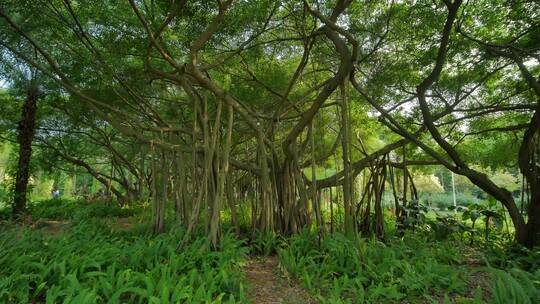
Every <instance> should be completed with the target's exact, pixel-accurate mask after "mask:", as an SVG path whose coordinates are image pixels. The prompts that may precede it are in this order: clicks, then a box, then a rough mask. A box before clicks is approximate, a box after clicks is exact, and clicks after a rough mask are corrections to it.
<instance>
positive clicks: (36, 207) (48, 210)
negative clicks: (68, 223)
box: [28, 199, 138, 220]
mask: <svg viewBox="0 0 540 304" xmlns="http://www.w3.org/2000/svg"><path fill="white" fill-rule="evenodd" d="M28 209H29V212H30V214H31V215H32V217H33V218H34V219H38V218H44V219H57V220H59V219H72V220H81V219H87V218H93V217H97V218H101V217H128V216H133V215H134V214H136V213H137V211H138V209H137V208H135V207H132V206H124V207H120V206H119V205H118V204H116V203H114V204H110V205H108V204H106V203H105V202H94V203H89V202H87V201H85V200H63V199H49V200H43V201H38V202H34V203H32V204H30V205H29V206H28Z"/></svg>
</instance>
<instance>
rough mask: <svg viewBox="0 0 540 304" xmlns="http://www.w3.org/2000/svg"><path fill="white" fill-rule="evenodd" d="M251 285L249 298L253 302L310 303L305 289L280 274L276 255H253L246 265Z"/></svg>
mask: <svg viewBox="0 0 540 304" xmlns="http://www.w3.org/2000/svg"><path fill="white" fill-rule="evenodd" d="M244 273H245V275H246V281H247V283H248V285H249V287H248V288H249V295H250V296H249V299H250V300H251V301H252V303H253V304H293V303H294V304H310V303H315V301H313V300H312V299H310V297H309V295H308V294H307V292H306V291H305V290H303V289H302V288H300V287H299V286H291V285H290V284H289V283H288V282H287V281H286V280H285V279H283V278H281V277H280V276H279V274H278V273H279V262H278V260H277V258H276V257H273V256H272V257H253V258H251V260H250V261H249V262H248V264H247V265H246V266H245V267H244Z"/></svg>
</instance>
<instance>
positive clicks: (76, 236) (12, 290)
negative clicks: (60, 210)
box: [0, 220, 246, 303]
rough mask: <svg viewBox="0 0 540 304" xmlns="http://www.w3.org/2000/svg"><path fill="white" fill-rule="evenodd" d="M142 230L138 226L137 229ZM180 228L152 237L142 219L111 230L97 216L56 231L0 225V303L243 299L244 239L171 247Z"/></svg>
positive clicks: (214, 300) (202, 301)
mask: <svg viewBox="0 0 540 304" xmlns="http://www.w3.org/2000/svg"><path fill="white" fill-rule="evenodd" d="M141 232H142V233H141ZM182 233H183V231H182V229H178V230H177V231H170V232H169V233H167V234H162V235H160V236H158V237H155V236H153V235H152V233H151V231H150V229H149V227H148V226H146V227H142V229H141V228H134V231H130V230H128V231H120V232H116V233H113V232H111V229H110V227H108V226H106V225H104V224H103V223H102V222H100V221H98V220H87V221H82V222H80V223H77V224H75V225H74V226H72V227H70V228H69V229H68V230H67V231H65V233H63V234H61V235H58V236H57V235H53V236H51V235H47V234H46V233H45V232H43V231H40V230H37V231H32V230H30V229H23V230H21V229H15V228H9V229H5V230H3V231H2V232H1V233H0V245H1V248H2V252H1V253H0V265H1V266H2V267H1V269H2V270H1V271H0V273H1V279H0V290H1V292H0V302H3V303H36V302H38V303H42V302H43V303H243V301H244V300H245V296H244V286H243V285H242V276H241V275H238V272H239V269H240V265H241V263H242V262H243V261H244V259H245V257H246V249H245V248H244V247H243V246H242V243H241V242H239V241H237V240H235V239H234V238H233V237H232V236H231V235H224V236H223V242H222V243H221V247H220V251H218V252H214V251H211V250H210V245H209V243H208V241H207V240H206V239H205V238H204V237H202V238H201V237H199V238H196V239H195V240H194V241H193V242H191V243H190V245H189V246H187V247H185V248H183V250H181V251H177V247H178V243H177V240H178V238H180V237H181V236H182Z"/></svg>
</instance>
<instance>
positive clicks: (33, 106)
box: [12, 87, 39, 216]
mask: <svg viewBox="0 0 540 304" xmlns="http://www.w3.org/2000/svg"><path fill="white" fill-rule="evenodd" d="M38 96H39V91H38V88H37V87H31V88H30V89H29V90H28V92H27V96H26V99H25V101H24V104H23V107H22V114H21V120H20V121H19V125H18V128H17V129H18V132H19V134H18V138H17V141H18V143H19V161H18V166H17V173H16V177H15V187H14V191H13V196H14V197H13V210H12V211H13V215H15V216H20V215H21V214H23V213H24V212H25V211H26V194H27V193H26V192H27V190H28V179H29V178H30V159H31V157H32V141H33V139H34V135H35V133H36V116H37V101H38Z"/></svg>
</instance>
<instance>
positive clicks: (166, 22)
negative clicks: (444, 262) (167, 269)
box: [0, 0, 540, 303]
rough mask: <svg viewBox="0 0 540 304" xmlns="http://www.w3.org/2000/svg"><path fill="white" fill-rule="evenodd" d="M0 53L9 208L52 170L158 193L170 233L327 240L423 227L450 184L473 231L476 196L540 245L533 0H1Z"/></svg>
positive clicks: (157, 205) (122, 189) (121, 198)
mask: <svg viewBox="0 0 540 304" xmlns="http://www.w3.org/2000/svg"><path fill="white" fill-rule="evenodd" d="M0 62H1V65H0V84H1V86H2V88H0V104H1V107H2V117H0V136H1V139H2V142H3V144H2V145H5V146H6V147H8V148H9V149H10V151H9V152H5V153H4V152H2V153H3V154H5V155H9V161H6V162H5V164H7V163H9V164H10V165H5V164H4V165H3V164H2V161H1V158H0V169H2V170H5V172H6V173H5V175H6V176H8V175H9V176H10V178H11V181H10V182H9V183H7V184H9V186H6V189H8V188H9V193H8V194H6V196H5V199H2V200H4V201H5V202H7V204H9V205H10V206H11V213H12V218H15V219H19V220H23V221H24V218H25V215H26V214H28V208H29V207H28V204H29V203H28V204H27V202H28V201H30V200H29V198H28V196H29V195H30V192H31V191H35V190H31V189H30V188H32V189H33V187H34V186H35V185H36V180H40V176H43V175H44V174H48V176H52V177H51V179H52V180H54V182H52V184H50V185H49V186H47V187H48V188H47V190H46V191H45V192H46V193H47V194H49V193H52V194H53V196H56V195H57V194H55V191H58V189H59V187H60V182H59V180H60V176H64V178H67V179H71V187H72V190H71V191H72V193H73V195H75V194H77V195H81V196H83V197H84V198H85V199H88V200H93V199H95V198H104V197H106V198H108V199H109V201H110V202H112V203H109V206H110V207H115V208H116V207H118V208H124V207H125V206H138V205H145V204H149V206H150V207H149V208H148V209H145V211H144V212H146V213H148V214H150V213H151V218H152V227H153V228H152V229H153V232H154V233H156V234H160V233H162V232H165V231H169V230H168V229H169V227H168V226H169V225H172V226H174V227H177V226H176V225H179V226H178V227H183V229H185V233H183V234H181V237H178V239H174V242H175V246H177V248H176V249H177V250H182V249H183V248H187V247H189V246H192V244H193V241H194V240H196V239H197V235H198V233H199V232H198V231H199V230H202V231H204V232H203V234H204V235H205V236H206V238H207V239H208V240H209V242H210V243H211V244H212V248H214V249H218V248H220V246H221V247H223V246H225V245H223V244H222V240H223V239H224V238H225V239H227V238H228V237H229V235H228V232H227V231H228V230H229V228H230V229H231V230H232V231H233V232H234V233H235V234H236V235H245V236H247V237H248V238H255V236H256V235H258V234H259V233H266V234H268V233H270V234H272V235H280V236H283V237H291V236H295V235H298V234H301V232H302V231H305V230H310V231H315V232H316V234H317V235H318V237H319V245H320V242H321V239H322V238H323V237H324V236H325V235H331V234H332V233H334V232H341V233H343V234H344V235H345V236H346V237H347V238H348V239H349V240H352V239H355V238H357V237H359V236H371V235H373V236H375V237H376V238H378V239H379V240H385V239H386V235H387V233H388V231H389V227H388V225H389V222H388V218H393V219H395V223H396V225H397V229H398V230H406V229H408V228H412V229H413V230H414V229H416V228H415V227H416V225H417V223H418V222H419V221H420V217H418V214H419V212H421V211H422V208H424V206H423V203H422V202H426V203H427V204H433V201H434V200H436V199H437V195H438V193H442V192H448V191H452V190H453V191H454V192H453V204H450V205H453V207H452V206H451V207H452V208H454V209H456V210H459V211H460V212H463V210H466V211H465V213H464V216H466V217H467V219H468V220H470V221H472V222H470V223H469V225H470V224H471V223H472V230H471V232H470V233H471V235H474V231H475V222H476V219H477V218H478V217H479V216H480V214H482V215H484V216H485V217H486V224H485V225H486V226H485V227H486V238H487V237H488V233H489V229H490V228H489V225H490V223H492V222H490V221H492V220H494V219H495V220H496V222H497V223H498V222H499V221H503V222H504V223H505V225H506V230H507V233H508V234H509V235H511V238H512V241H514V242H515V243H518V244H520V245H522V246H525V247H528V248H533V247H534V246H536V245H540V102H539V101H540V3H539V2H537V1H527V0H524V1H510V0H471V1H462V0H437V1H424V0H421V1H410V0H404V1H393V0H391V1H386V0H381V1H352V0H332V1H322V0H313V1H312V0H303V1H300V0H298V1H271V0H250V1H240V0H237V1H234V0H212V1H209V0H201V1H187V0H122V1H111V0H101V1H75V0H31V1H30V0H4V1H2V2H0ZM2 153H0V154H2ZM3 154H2V155H3ZM2 167H3V168H2ZM6 168H7V169H6ZM0 173H2V175H4V172H0ZM0 178H2V179H3V177H2V176H0ZM6 180H7V179H6ZM0 181H1V180H0ZM89 181H90V182H91V183H89ZM3 183H5V182H3ZM10 183H11V184H10ZM92 183H93V186H91V185H92ZM7 184H6V185H7ZM456 184H457V186H456ZM89 185H90V186H89ZM456 187H457V189H458V191H457V192H458V193H456V190H455V189H456ZM465 188H466V189H468V190H467V191H468V193H469V196H468V197H470V198H471V199H473V198H474V200H479V201H480V200H481V201H484V202H490V203H489V204H490V205H489V206H491V207H493V208H491V207H490V208H491V209H489V208H488V209H489V210H488V209H486V210H484V209H482V211H480V207H478V206H480V205H475V206H476V207H469V208H467V207H465V206H466V205H470V203H469V202H467V204H465V203H462V200H461V197H462V195H463V194H462V193H463V191H464V190H463V189H465ZM459 189H461V190H459ZM62 191H64V189H62ZM6 193H7V192H6ZM110 204H113V205H114V206H111V205H110ZM486 204H487V203H486ZM471 206H472V205H471ZM474 208H477V209H474ZM482 208H483V207H482ZM475 210H477V211H478V212H480V213H478V212H477V213H475V212H476V211H475ZM493 210H499V211H500V212H495V211H493ZM490 212H491V213H490ZM490 219H491V220H490ZM439 220H440V221H442V222H444V221H448V218H445V219H442V218H440V219H439ZM444 223H445V224H448V222H444ZM478 225H479V224H478ZM478 225H477V226H476V227H478ZM392 229H394V228H392ZM390 230H391V229H390ZM432 233H436V231H435V232H434V231H432ZM222 245H223V246H222ZM306 254H308V253H306ZM0 298H1V297H0ZM516 303H517V302H516Z"/></svg>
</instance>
